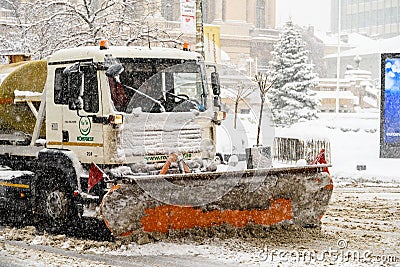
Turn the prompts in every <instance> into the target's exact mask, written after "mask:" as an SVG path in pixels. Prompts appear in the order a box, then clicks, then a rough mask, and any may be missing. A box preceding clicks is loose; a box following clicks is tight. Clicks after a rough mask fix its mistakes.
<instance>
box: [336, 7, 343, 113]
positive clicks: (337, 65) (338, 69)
mask: <svg viewBox="0 0 400 267" xmlns="http://www.w3.org/2000/svg"><path fill="white" fill-rule="evenodd" d="M338 1H339V6H338V10H339V11H338V46H337V60H336V114H338V113H339V92H340V41H341V40H340V32H341V17H342V0H338Z"/></svg>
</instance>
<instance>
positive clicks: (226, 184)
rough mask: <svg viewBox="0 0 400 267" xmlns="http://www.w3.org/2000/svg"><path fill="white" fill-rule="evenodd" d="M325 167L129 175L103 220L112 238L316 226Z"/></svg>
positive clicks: (328, 183)
mask: <svg viewBox="0 0 400 267" xmlns="http://www.w3.org/2000/svg"><path fill="white" fill-rule="evenodd" d="M326 167H329V165H310V166H304V167H289V168H271V169H259V170H241V171H227V172H210V173H186V174H175V175H163V176H160V175H153V176H127V177H124V179H123V180H122V181H121V183H119V184H118V185H117V186H114V187H113V188H112V189H111V190H109V192H108V193H107V194H106V195H105V196H104V198H103V201H102V204H101V211H102V216H103V220H104V221H105V223H106V225H107V227H108V228H109V229H110V231H111V232H112V233H113V234H114V236H116V237H123V236H129V235H130V234H132V233H133V232H135V231H136V230H143V231H145V232H161V233H167V232H168V231H170V230H183V229H191V228H198V227H200V228H206V227H214V226H220V225H224V224H229V225H230V226H232V227H245V226H246V225H247V224H250V223H251V224H260V225H265V226H269V225H274V224H280V223H288V224H296V225H300V226H317V225H319V224H320V220H321V218H322V216H323V214H324V213H325V211H326V209H327V206H328V203H329V200H330V198H331V195H332V189H333V184H332V179H331V177H330V176H329V174H328V173H327V172H325V171H323V170H324V169H326Z"/></svg>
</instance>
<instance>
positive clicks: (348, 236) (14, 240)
mask: <svg viewBox="0 0 400 267" xmlns="http://www.w3.org/2000/svg"><path fill="white" fill-rule="evenodd" d="M275 135H276V136H286V137H298V138H304V139H307V138H320V139H328V140H329V141H330V143H331V150H332V154H331V157H332V165H333V167H332V168H330V171H331V173H332V174H333V180H334V184H335V186H336V187H335V188H334V193H333V197H332V200H331V203H330V205H329V208H328V211H327V213H326V215H325V216H324V218H323V219H322V223H323V225H322V230H321V231H319V230H318V229H317V230H315V229H302V230H298V231H294V232H293V231H280V230H277V231H271V232H268V233H263V234H264V236H263V237H257V235H255V236H254V235H253V236H241V235H235V236H233V237H232V238H230V237H221V236H218V235H216V236H213V237H208V236H207V235H205V236H204V235H203V236H197V235H191V234H187V235H186V236H185V235H183V236H178V237H174V236H172V237H168V238H166V239H165V237H161V238H159V239H158V238H156V239H155V240H158V241H155V240H154V238H153V239H152V238H150V239H149V238H147V239H146V238H145V237H144V238H142V239H141V241H140V242H139V243H140V244H138V243H135V242H133V243H126V242H121V241H118V242H116V243H114V242H97V241H92V240H82V239H77V238H70V237H66V236H52V235H46V234H45V235H37V234H36V233H35V230H34V228H33V229H32V228H24V229H22V230H21V229H14V228H11V229H10V228H3V229H1V227H0V247H1V250H0V265H2V264H3V263H6V264H7V263H10V264H7V265H6V266H81V264H83V265H85V266H171V265H172V266H225V265H227V266H332V265H335V266H400V250H399V248H400V239H399V237H400V224H399V221H400V217H399V216H400V211H399V205H400V191H399V190H400V172H399V171H398V170H397V168H396V167H397V166H398V163H399V162H400V159H380V158H379V113H377V112H365V113H356V114H339V115H335V114H320V118H319V119H318V120H315V121H306V122H301V123H298V124H296V125H293V126H292V127H290V128H278V129H276V131H275ZM276 164H278V163H276ZM358 164H362V165H366V170H364V171H358V170H357V169H356V166H357V165H358ZM328 250H329V251H330V252H333V253H334V251H339V253H341V254H339V257H336V258H335V257H334V256H332V255H329V254H324V253H327V251H328ZM355 252H357V253H360V254H362V253H364V254H362V257H364V258H361V259H356V260H353V259H349V258H347V259H344V258H343V255H344V254H343V253H353V254H354V253H355ZM293 253H294V254H293ZM296 253H297V254H296ZM299 253H314V255H315V256H316V257H317V259H319V260H320V261H318V260H317V261H311V260H308V258H299ZM293 255H294V256H293ZM300 255H301V254H300ZM340 255H341V256H342V258H340ZM350 255H351V254H350ZM296 257H297V258H296ZM321 257H325V258H321ZM8 261H12V262H14V263H15V264H14V265H12V264H11V262H8ZM374 262H375V263H374Z"/></svg>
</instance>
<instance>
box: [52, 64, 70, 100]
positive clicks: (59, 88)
mask: <svg viewBox="0 0 400 267" xmlns="http://www.w3.org/2000/svg"><path fill="white" fill-rule="evenodd" d="M64 69H65V68H58V69H56V72H55V77H54V103H55V104H61V105H68V98H69V95H68V90H67V79H66V77H64V75H63V71H64Z"/></svg>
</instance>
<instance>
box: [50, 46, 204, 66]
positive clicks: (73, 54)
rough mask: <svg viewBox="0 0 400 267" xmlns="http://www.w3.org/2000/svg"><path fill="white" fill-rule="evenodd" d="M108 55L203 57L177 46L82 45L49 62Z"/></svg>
mask: <svg viewBox="0 0 400 267" xmlns="http://www.w3.org/2000/svg"><path fill="white" fill-rule="evenodd" d="M106 55H112V56H113V57H117V58H176V59H186V60H195V59H199V58H201V56H200V54H198V53H196V52H190V51H183V50H180V49H176V48H164V47H151V48H148V47H139V46H110V47H109V49H104V50H100V48H99V46H82V47H75V48H68V49H62V50H59V51H57V52H55V53H54V54H53V55H51V56H50V57H49V62H59V61H70V60H77V59H95V60H94V61H99V62H101V61H103V60H104V57H105V56H106Z"/></svg>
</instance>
